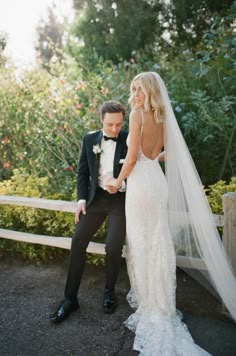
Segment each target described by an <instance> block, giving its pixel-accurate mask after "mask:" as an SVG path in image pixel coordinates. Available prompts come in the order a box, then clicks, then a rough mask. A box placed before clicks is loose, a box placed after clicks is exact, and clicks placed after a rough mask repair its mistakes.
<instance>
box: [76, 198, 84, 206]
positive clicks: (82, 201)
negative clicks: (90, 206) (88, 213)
mask: <svg viewBox="0 0 236 356" xmlns="http://www.w3.org/2000/svg"><path fill="white" fill-rule="evenodd" d="M77 204H78V205H79V204H86V200H85V199H80V200H78V202H77Z"/></svg>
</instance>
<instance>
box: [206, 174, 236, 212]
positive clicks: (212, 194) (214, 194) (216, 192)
mask: <svg viewBox="0 0 236 356" xmlns="http://www.w3.org/2000/svg"><path fill="white" fill-rule="evenodd" d="M206 192H207V197H208V201H209V204H210V207H211V209H212V212H213V213H214V214H223V203H222V197H223V195H224V194H225V193H227V192H236V177H232V178H231V180H230V182H229V183H228V184H227V183H226V182H225V181H224V180H220V181H218V182H216V183H215V184H211V185H209V187H208V188H207V189H206Z"/></svg>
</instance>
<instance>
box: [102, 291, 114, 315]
mask: <svg viewBox="0 0 236 356" xmlns="http://www.w3.org/2000/svg"><path fill="white" fill-rule="evenodd" d="M116 307H117V298H116V295H115V292H114V291H110V290H109V289H105V291H104V296H103V309H104V312H105V313H106V314H111V313H113V312H114V311H115V309H116Z"/></svg>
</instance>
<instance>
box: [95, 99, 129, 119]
mask: <svg viewBox="0 0 236 356" xmlns="http://www.w3.org/2000/svg"><path fill="white" fill-rule="evenodd" d="M116 112H121V113H122V114H123V116H125V107H124V105H122V104H121V103H120V102H119V101H116V100H109V101H105V102H104V103H103V104H102V105H101V107H100V114H101V117H102V120H103V119H104V116H105V114H106V113H116Z"/></svg>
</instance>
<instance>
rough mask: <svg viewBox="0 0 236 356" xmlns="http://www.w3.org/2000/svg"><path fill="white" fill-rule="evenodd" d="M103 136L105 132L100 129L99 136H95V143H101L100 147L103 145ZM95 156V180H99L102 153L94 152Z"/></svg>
mask: <svg viewBox="0 0 236 356" xmlns="http://www.w3.org/2000/svg"><path fill="white" fill-rule="evenodd" d="M102 136H103V133H102V131H99V132H98V134H97V136H96V137H95V140H94V145H93V146H95V145H99V147H101V140H102ZM94 157H95V162H94V167H95V170H94V173H95V177H94V178H95V181H96V182H97V181H98V170H99V164H100V157H101V153H99V154H97V155H96V154H94Z"/></svg>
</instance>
